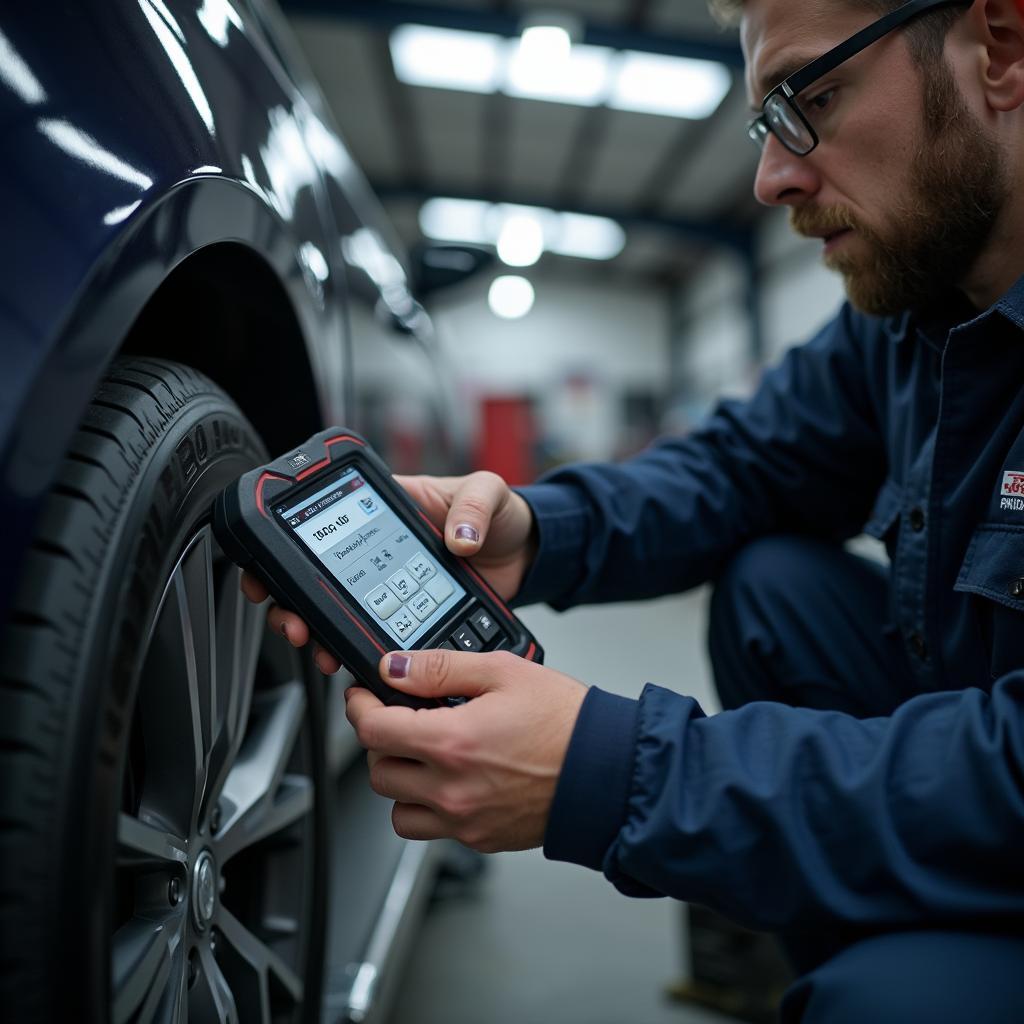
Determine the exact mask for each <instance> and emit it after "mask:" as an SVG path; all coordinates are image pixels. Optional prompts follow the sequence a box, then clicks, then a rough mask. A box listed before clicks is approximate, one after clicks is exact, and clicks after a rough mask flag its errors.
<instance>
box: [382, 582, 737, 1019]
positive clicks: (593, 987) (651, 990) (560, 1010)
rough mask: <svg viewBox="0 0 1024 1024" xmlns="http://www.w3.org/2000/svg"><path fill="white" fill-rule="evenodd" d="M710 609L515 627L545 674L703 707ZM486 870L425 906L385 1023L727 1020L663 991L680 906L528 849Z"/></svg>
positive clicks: (529, 614)
mask: <svg viewBox="0 0 1024 1024" xmlns="http://www.w3.org/2000/svg"><path fill="white" fill-rule="evenodd" d="M706 602H707V591H703V590H702V591H697V592H695V593H693V594H688V595H685V596H682V597H672V598H665V599H662V600H659V601H653V602H645V603H643V604H632V605H610V606H604V607H595V608H582V609H578V610H575V611H571V612H567V613H565V614H562V615H559V614H557V613H555V612H552V611H551V610H549V609H547V608H541V607H538V608H532V609H529V610H527V611H526V612H525V613H524V614H523V619H524V620H525V621H526V623H527V624H528V626H529V627H530V629H531V630H533V632H534V633H535V635H536V636H537V637H538V638H539V639H540V641H541V643H542V644H543V645H544V648H545V651H546V658H545V661H546V663H547V664H549V665H551V666H553V667H555V668H558V669H560V670H562V671H565V672H568V673H570V674H571V675H574V676H576V677H577V678H579V679H582V680H584V681H586V682H588V683H593V684H596V685H598V686H601V687H602V688H603V689H607V690H611V691H614V692H616V693H621V694H624V695H627V696H635V695H637V694H638V693H639V692H640V690H641V689H642V687H643V685H644V683H645V682H647V681H650V682H656V683H659V684H661V685H665V686H671V687H674V688H677V689H680V690H683V691H685V692H687V693H690V694H692V695H693V696H695V697H697V699H698V700H699V701H700V702H701V704H702V706H703V707H704V709H705V710H706V711H711V710H712V709H714V708H715V707H716V706H717V705H716V702H715V700H714V697H713V696H712V690H711V683H710V672H709V669H708V665H707V659H706V655H705V652H704V641H703V629H704V625H703V624H704V616H705V609H706ZM638 651H641V652H643V654H642V655H637V654H636V652H638ZM489 862H490V863H489V870H488V871H487V873H486V875H485V876H484V878H483V879H482V881H481V883H480V884H479V886H478V887H477V888H476V889H475V891H474V892H472V893H471V894H465V895H463V896H461V897H459V898H455V899H448V900H442V901H440V902H438V903H436V904H435V906H434V907H433V908H432V910H431V912H430V913H429V915H428V917H427V920H426V921H425V923H424V927H423V928H422V930H421V932H420V934H419V937H418V938H417V940H416V945H415V948H414V951H413V953H412V955H411V959H410V962H409V965H408V969H407V971H406V974H405V980H404V983H403V984H402V985H401V992H400V993H399V995H398V998H397V1001H396V1004H395V1007H394V1011H393V1013H392V1016H391V1020H390V1024H548V1022H558V1024H724V1022H725V1021H726V1018H724V1017H720V1016H718V1015H716V1014H712V1013H707V1012H704V1011H701V1010H697V1009H690V1008H683V1007H680V1006H678V1005H677V1004H674V1003H671V1002H670V1001H668V1000H667V999H666V997H665V995H664V990H665V987H666V985H668V984H671V983H672V982H675V981H677V980H679V978H680V977H681V974H682V972H683V970H684V968H683V965H684V963H685V960H686V956H685V952H686V951H685V948H684V941H685V939H684V936H683V934H682V927H681V916H682V915H681V909H680V907H679V905H678V904H674V903H672V902H671V901H669V900H632V899H627V898H626V897H624V896H621V895H620V894H619V893H618V892H616V891H615V890H614V889H613V888H612V887H611V886H610V885H609V884H608V883H607V882H606V881H605V880H604V878H603V877H602V876H601V875H599V874H597V873H596V872H592V871H587V870H585V869H583V868H577V867H573V866H570V865H566V864H553V863H550V862H548V861H546V860H545V859H544V857H543V855H542V854H541V853H540V851H538V850H532V851H529V852H527V853H519V854H502V855H499V856H496V857H492V858H489Z"/></svg>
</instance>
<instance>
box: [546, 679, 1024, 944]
mask: <svg viewBox="0 0 1024 1024" xmlns="http://www.w3.org/2000/svg"><path fill="white" fill-rule="evenodd" d="M1022 850H1024V670H1019V671H1014V672H1012V673H1010V674H1009V675H1007V676H1004V677H1003V678H1002V679H1000V680H999V681H998V682H997V683H996V685H995V687H994V688H993V690H992V692H991V693H985V692H984V691H982V690H979V689H973V688H971V689H966V690H963V691H960V692H942V693H933V694H925V695H922V696H919V697H916V698H914V699H912V700H909V701H907V702H906V703H905V704H903V705H901V706H900V707H899V708H898V709H897V711H896V712H895V713H894V714H893V715H892V716H891V717H889V718H876V719H867V720H858V719H855V718H852V717H850V716H848V715H844V714H839V713H834V712H826V711H813V710H806V709H801V708H791V707H786V706H783V705H781V704H771V703H755V704H749V705H746V706H745V707H743V708H740V709H739V710H736V711H727V712H722V713H721V714H719V715H715V716H713V717H711V718H706V717H704V715H703V713H702V712H701V710H700V708H699V707H698V706H697V704H696V703H695V702H694V701H693V700H692V699H691V698H688V697H681V696H679V695H677V694H674V693H672V692H670V691H668V690H664V689H662V688H660V687H655V686H647V687H646V688H645V690H644V692H643V694H642V695H641V697H640V700H639V701H634V700H627V699H625V698H622V697H617V696H612V695H610V694H607V693H604V692H602V691H600V690H596V689H592V690H591V691H590V692H589V693H588V695H587V698H586V700H585V701H584V704H583V708H582V709H581V713H580V716H579V719H578V721H577V725H576V728H575V730H574V732H573V737H572V740H571V743H570V746H569V750H568V753H567V756H566V761H565V765H564V768H563V772H562V777H561V779H560V781H559V785H558V789H557V792H556V795H555V800H554V803H553V806H552V811H551V817H550V820H549V824H548V830H547V835H546V837H545V853H546V855H547V856H548V857H549V858H551V859H554V860H567V861H572V862H574V863H579V864H583V865H587V866H590V867H592V868H598V869H602V870H603V871H604V873H605V875H606V876H607V877H608V878H609V880H610V881H612V882H613V883H614V884H615V885H616V887H617V888H619V889H620V890H621V891H623V892H625V893H627V894H629V895H635V896H643V895H647V896H655V895H665V896H673V897H676V898H678V899H683V900H688V901H691V902H697V903H702V904H705V905H707V906H710V907H713V908H715V909H717V910H720V911H721V912H723V913H725V914H728V915H730V916H731V917H733V918H735V919H737V920H739V921H742V922H745V923H747V924H749V925H751V926H752V927H756V928H765V929H769V930H773V931H789V930H803V929H813V928H820V927H821V926H830V927H835V926H836V925H837V924H846V925H849V926H851V927H899V926H912V925H915V924H917V925H920V924H928V925H936V924H938V923H950V922H969V921H978V920H980V919H987V920H989V921H998V920H1000V919H1002V920H1003V921H1004V922H1010V921H1012V920H1014V919H1016V920H1017V921H1018V922H1019V920H1020V916H1021V915H1022V914H1024V874H1022V872H1021V870H1020V865H1021V851H1022Z"/></svg>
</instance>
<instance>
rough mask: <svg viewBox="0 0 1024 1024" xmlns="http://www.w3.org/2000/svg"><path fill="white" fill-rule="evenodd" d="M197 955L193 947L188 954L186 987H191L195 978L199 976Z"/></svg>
mask: <svg viewBox="0 0 1024 1024" xmlns="http://www.w3.org/2000/svg"><path fill="white" fill-rule="evenodd" d="M197 960H198V957H197V956H196V951H195V950H194V949H193V950H192V952H191V953H189V955H188V987H189V988H191V987H192V986H193V985H194V984H195V983H196V978H198V977H199V966H198V964H197V963H196V961H197Z"/></svg>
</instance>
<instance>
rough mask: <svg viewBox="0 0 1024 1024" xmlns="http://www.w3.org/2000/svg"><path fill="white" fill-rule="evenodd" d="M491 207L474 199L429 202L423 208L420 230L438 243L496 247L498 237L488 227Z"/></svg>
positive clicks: (421, 209)
mask: <svg viewBox="0 0 1024 1024" xmlns="http://www.w3.org/2000/svg"><path fill="white" fill-rule="evenodd" d="M490 209H491V204H490V203H482V202H478V201H477V200H475V199H428V200H427V201H426V202H425V203H424V204H423V205H422V206H421V207H420V218H419V219H420V230H421V231H422V232H423V234H424V235H426V236H427V238H435V239H437V241H439V242H472V243H473V244H474V245H494V243H495V242H496V241H497V236H496V235H494V234H492V232H491V229H490V227H489V225H488V223H487V216H488V213H489V211H490Z"/></svg>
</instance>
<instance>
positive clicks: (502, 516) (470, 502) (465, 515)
mask: <svg viewBox="0 0 1024 1024" xmlns="http://www.w3.org/2000/svg"><path fill="white" fill-rule="evenodd" d="M395 480H396V481H397V482H398V483H399V484H401V486H402V487H404V488H405V489H406V490H407V491H408V492H409V494H410V496H411V497H412V499H413V501H415V502H416V503H417V504H418V505H419V506H420V508H422V509H423V511H424V513H425V514H426V516H427V518H428V519H429V520H430V521H431V522H432V523H433V524H434V525H435V526H436V527H437V528H438V529H439V530H441V531H442V532H443V533H444V540H445V544H446V545H447V547H448V550H449V551H451V552H452V553H453V554H456V555H459V556H460V557H462V558H470V559H472V561H473V565H474V566H475V567H476V568H477V569H478V570H479V571H480V573H481V574H482V575H483V576H484V578H485V579H486V580H487V582H488V583H490V585H491V586H492V587H494V589H495V590H496V591H497V592H498V593H499V594H500V595H501V596H502V597H503V598H504V599H505V600H508V599H509V598H510V597H512V595H513V594H515V593H516V592H517V591H518V590H519V587H520V585H521V584H522V582H523V578H524V577H525V576H526V572H527V570H528V569H529V567H530V565H531V563H532V562H533V559H534V555H536V553H537V541H536V537H535V531H534V524H533V513H532V512H531V511H530V506H529V505H527V504H526V502H525V501H524V499H523V498H521V497H520V496H519V495H518V494H516V493H515V492H514V491H511V490H510V489H509V486H508V484H506V483H505V481H504V480H502V479H501V477H500V476H497V475H496V474H495V473H471V474H470V475H469V476H459V477H454V476H453V477H434V476H397V477H395ZM242 591H243V593H244V594H245V596H246V597H248V598H249V600H250V601H255V602H256V603H257V604H259V603H260V602H262V601H265V600H266V599H267V597H268V596H269V594H268V592H267V588H266V587H265V586H264V584H263V582H262V580H260V579H258V578H257V577H255V576H253V575H252V573H249V572H244V573H242ZM267 622H268V623H269V624H270V628H271V629H273V630H274V632H276V633H282V634H283V635H284V636H285V637H286V638H287V639H288V640H290V641H291V643H292V644H294V646H296V647H303V646H305V644H307V643H308V642H309V627H308V626H307V625H306V623H305V622H304V621H303V620H302V619H300V618H299V617H298V615H296V614H295V613H294V612H290V611H285V609H283V608H279V607H277V606H276V605H275V606H274V607H272V608H271V609H270V611H269V612H268V613H267ZM315 657H316V663H317V665H318V667H319V668H320V670H321V671H322V672H326V673H328V674H329V673H332V672H337V671H338V669H339V668H341V665H340V663H339V662H338V660H337V659H336V658H335V657H333V656H332V655H330V654H328V653H327V652H326V651H324V650H321V649H319V648H317V650H316V654H315Z"/></svg>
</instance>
